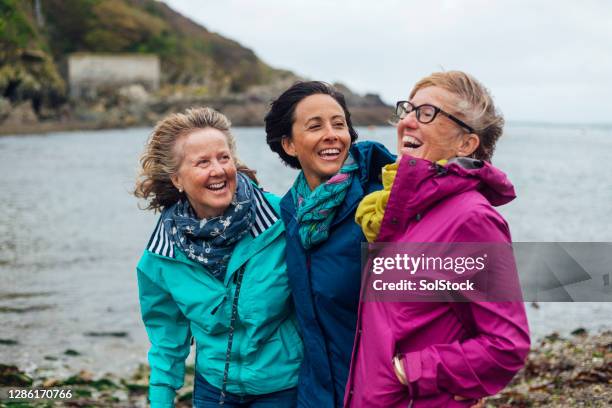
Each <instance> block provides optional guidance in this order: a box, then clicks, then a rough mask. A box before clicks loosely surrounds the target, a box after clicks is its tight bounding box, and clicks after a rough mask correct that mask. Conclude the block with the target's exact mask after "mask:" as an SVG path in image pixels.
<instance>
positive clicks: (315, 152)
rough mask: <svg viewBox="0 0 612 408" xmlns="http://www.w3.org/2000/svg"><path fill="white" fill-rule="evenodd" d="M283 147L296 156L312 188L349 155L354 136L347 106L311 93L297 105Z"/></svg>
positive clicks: (325, 96)
mask: <svg viewBox="0 0 612 408" xmlns="http://www.w3.org/2000/svg"><path fill="white" fill-rule="evenodd" d="M282 145H283V149H284V150H285V152H286V153H287V154H289V155H290V156H293V157H296V158H297V159H298V161H299V162H300V166H301V167H302V170H303V171H304V176H305V177H306V180H307V181H308V185H309V186H310V189H311V190H313V189H315V188H316V187H317V186H318V185H319V184H321V183H324V182H325V181H326V180H328V179H329V178H331V177H332V176H333V175H335V174H336V173H338V171H339V170H340V168H341V167H342V164H343V163H344V160H345V159H346V157H347V155H348V149H349V147H350V145H351V136H350V134H349V129H348V126H347V123H346V117H345V115H344V110H343V109H342V107H341V106H340V105H339V104H338V102H336V100H335V99H334V98H332V97H331V96H329V95H324V94H316V95H310V96H308V97H306V98H304V99H302V100H301V101H300V103H298V104H297V106H296V107H295V113H294V121H293V125H292V127H291V136H290V137H285V138H283V140H282Z"/></svg>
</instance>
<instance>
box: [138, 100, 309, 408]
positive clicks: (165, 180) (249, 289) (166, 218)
mask: <svg viewBox="0 0 612 408" xmlns="http://www.w3.org/2000/svg"><path fill="white" fill-rule="evenodd" d="M141 165H142V166H141V173H140V179H139V180H138V182H137V185H136V190H135V194H136V196H137V197H140V198H143V199H145V200H146V201H147V203H148V206H147V209H151V210H158V211H161V215H160V217H159V220H158V222H157V225H156V227H155V229H154V232H153V234H152V235H151V238H150V240H149V243H148V244H147V247H146V249H145V251H144V254H143V255H142V258H141V259H140V262H139V263H138V267H137V273H138V286H139V291H140V305H141V311H142V319H143V322H144V324H145V327H146V330H147V333H148V335H149V340H150V342H151V348H150V351H149V363H150V366H151V376H150V392H149V399H150V401H151V406H153V407H170V406H173V401H174V397H175V393H176V390H177V389H179V388H180V387H181V386H182V385H183V381H184V374H185V359H186V357H187V356H188V354H189V351H190V345H191V341H192V338H193V339H194V340H195V345H196V373H195V386H194V393H193V403H194V406H195V407H212V406H217V405H219V404H223V405H225V406H229V407H263V406H274V407H293V406H294V405H295V403H296V402H295V401H296V390H295V387H296V385H297V373H298V369H299V366H300V363H301V360H302V353H303V351H302V342H301V339H300V336H299V333H298V330H297V327H296V322H295V314H294V310H293V307H292V304H291V302H290V292H289V284H288V280H287V272H286V266H285V233H284V226H283V223H282V221H281V220H280V217H279V216H278V213H279V198H278V197H275V196H273V195H271V194H269V193H266V192H264V191H263V190H262V189H261V188H260V187H259V186H258V185H257V181H256V179H255V178H254V172H253V171H251V170H249V169H248V168H247V167H246V166H244V165H243V164H241V163H240V161H239V160H238V158H237V157H236V142H235V140H234V137H233V136H232V134H231V132H230V122H229V120H228V119H227V118H226V117H225V116H224V115H222V114H221V113H219V112H217V111H215V110H213V109H210V108H198V109H188V110H187V111H186V112H184V113H178V114H172V115H170V116H168V117H166V118H165V119H163V120H162V121H160V122H159V123H158V124H157V126H156V127H155V129H154V131H153V133H152V134H151V137H150V139H149V141H148V143H147V145H146V148H145V151H144V153H143V155H142V158H141Z"/></svg>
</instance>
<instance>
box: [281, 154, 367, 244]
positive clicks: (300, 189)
mask: <svg viewBox="0 0 612 408" xmlns="http://www.w3.org/2000/svg"><path fill="white" fill-rule="evenodd" d="M358 168H359V165H358V164H357V162H356V161H355V159H353V156H351V154H350V153H349V155H348V157H347V158H346V160H345V161H344V164H343V165H342V168H341V169H340V171H339V172H338V174H336V175H335V176H333V177H332V178H330V179H329V180H327V181H326V182H325V183H323V184H320V185H319V186H318V187H317V188H315V189H314V190H312V191H310V187H309V186H308V182H307V181H306V176H304V172H303V171H301V172H300V174H299V175H298V177H297V179H296V180H295V183H293V187H291V194H292V195H293V204H294V205H295V208H296V213H297V221H298V223H299V225H300V226H299V234H300V241H301V242H302V246H303V247H304V249H309V248H311V247H312V246H314V245H316V244H318V243H320V242H323V241H325V240H327V237H328V236H329V227H330V226H331V223H332V221H333V219H334V216H335V215H336V210H337V209H338V207H339V206H340V204H342V202H343V201H344V198H345V197H346V193H347V192H348V188H349V187H350V185H351V183H352V181H353V176H354V172H355V170H357V169H358Z"/></svg>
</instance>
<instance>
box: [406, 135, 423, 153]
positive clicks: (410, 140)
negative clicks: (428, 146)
mask: <svg viewBox="0 0 612 408" xmlns="http://www.w3.org/2000/svg"><path fill="white" fill-rule="evenodd" d="M402 146H403V147H405V148H407V149H413V150H416V149H418V148H419V147H421V146H423V142H421V141H420V140H419V139H417V138H416V137H413V136H408V135H406V136H404V137H402Z"/></svg>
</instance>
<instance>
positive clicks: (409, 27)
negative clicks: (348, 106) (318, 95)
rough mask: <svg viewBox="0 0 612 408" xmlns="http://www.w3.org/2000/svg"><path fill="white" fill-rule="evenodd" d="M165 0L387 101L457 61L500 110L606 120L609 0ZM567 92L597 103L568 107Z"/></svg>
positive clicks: (610, 68) (320, 75)
mask: <svg viewBox="0 0 612 408" xmlns="http://www.w3.org/2000/svg"><path fill="white" fill-rule="evenodd" d="M168 3H169V4H170V5H171V6H172V7H174V8H176V9H177V10H179V11H181V12H182V13H184V14H185V15H188V16H190V17H191V18H193V19H194V20H196V21H198V22H199V23H201V24H203V25H205V26H206V27H207V28H209V29H210V30H213V31H217V32H219V33H220V34H222V35H225V36H228V37H231V38H233V39H235V40H237V41H239V42H241V43H242V44H244V45H246V46H248V47H250V48H252V49H253V50H254V51H255V52H256V53H257V54H258V55H259V56H260V57H261V58H262V59H263V60H264V61H266V62H267V63H269V64H271V65H273V66H276V67H280V68H287V69H291V70H292V71H294V72H296V73H298V74H300V75H303V76H306V77H309V78H312V79H321V80H326V81H341V82H343V83H346V84H347V85H349V86H350V87H352V88H354V89H356V90H358V91H360V92H375V93H379V94H381V96H382V97H383V98H384V99H385V100H386V101H387V102H390V103H391V102H393V101H395V100H397V99H399V98H404V97H405V96H406V95H407V94H408V92H409V90H410V88H411V86H412V84H413V83H414V82H416V81H417V80H418V79H419V78H421V77H423V76H425V75H427V74H429V73H431V72H433V71H436V70H440V69H446V70H450V69H461V70H464V71H467V72H470V73H472V74H473V75H474V76H476V77H477V78H478V79H480V80H481V81H482V82H483V83H484V84H485V85H487V86H488V87H489V88H490V89H491V91H492V92H493V94H494V95H495V96H496V99H497V101H498V103H499V104H500V106H501V107H502V110H503V111H504V112H505V113H506V116H507V118H508V119H510V120H513V119H514V120H543V121H557V120H564V121H568V120H570V119H571V120H570V121H572V122H573V121H576V120H578V119H580V121H586V122H593V121H595V122H605V121H608V122H609V121H611V119H610V116H609V113H607V112H606V109H605V108H603V107H604V106H606V105H607V102H606V101H607V97H608V95H607V94H608V93H609V92H610V91H612V79H610V75H609V72H612V55H611V53H610V44H612V2H606V1H596V0H590V1H589V0H587V1H582V2H555V1H526V0H519V1H505V0H504V1H496V2H488V1H483V0H465V1H450V0H447V1H440V2H425V1H414V0H409V1H406V0H404V1H400V0H373V1H367V2H364V1H329V0H326V1H324V0H308V1H304V0H297V1H292V2H286V1H281V0H259V1H257V2H251V1H246V0H245V1H239V0H229V1H223V2H220V1H212V2H207V3H206V7H202V6H201V2H198V1H187V0H172V1H168ZM602 89H607V91H606V92H603V91H602ZM567 98H581V100H580V101H577V102H579V103H583V104H586V103H588V104H592V105H593V106H597V108H594V109H593V108H588V109H584V110H583V111H582V114H580V115H576V107H575V106H574V105H573V104H574V101H571V102H570V101H569V100H567ZM604 98H605V99H604ZM608 105H609V104H608ZM574 119H576V120H574Z"/></svg>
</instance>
